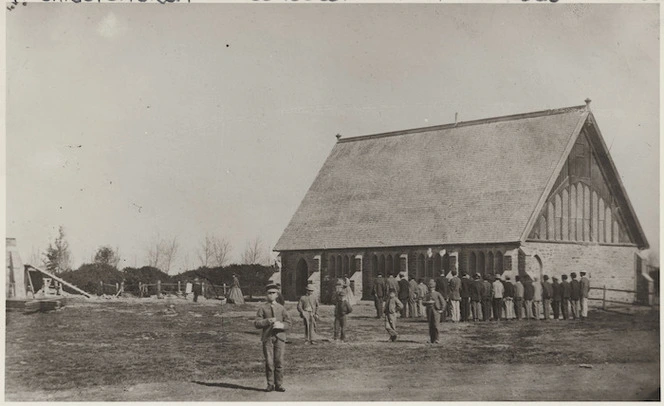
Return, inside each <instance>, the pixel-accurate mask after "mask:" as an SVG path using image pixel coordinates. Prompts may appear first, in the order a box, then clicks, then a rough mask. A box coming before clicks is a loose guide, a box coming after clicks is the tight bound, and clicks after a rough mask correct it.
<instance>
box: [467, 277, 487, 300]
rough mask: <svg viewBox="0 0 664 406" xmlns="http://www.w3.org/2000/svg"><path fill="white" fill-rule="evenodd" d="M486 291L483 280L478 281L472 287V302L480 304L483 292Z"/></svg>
mask: <svg viewBox="0 0 664 406" xmlns="http://www.w3.org/2000/svg"><path fill="white" fill-rule="evenodd" d="M483 291H484V284H483V283H482V281H481V280H479V279H478V280H476V281H474V282H473V285H472V286H471V287H470V300H472V301H473V302H479V301H480V300H482V292H483Z"/></svg>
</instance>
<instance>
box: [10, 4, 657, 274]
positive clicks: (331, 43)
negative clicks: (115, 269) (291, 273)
mask: <svg viewBox="0 0 664 406" xmlns="http://www.w3.org/2000/svg"><path fill="white" fill-rule="evenodd" d="M6 21H7V91H8V93H7V130H6V131H7V133H6V134H7V135H6V152H7V187H6V196H7V230H6V232H7V236H9V237H15V238H17V241H18V246H19V249H20V252H21V255H22V257H23V259H24V261H27V260H28V259H29V258H30V257H31V256H32V252H33V251H36V250H42V251H43V250H44V249H45V248H46V247H47V246H48V243H49V242H51V241H53V239H54V238H55V236H56V234H57V228H58V226H60V225H62V226H64V227H65V231H66V233H67V235H68V240H69V243H70V247H71V250H72V254H73V257H74V265H75V266H78V265H80V264H81V263H83V262H89V260H90V257H91V256H92V255H94V252H95V251H96V249H97V248H98V247H99V246H101V245H111V246H114V247H115V246H118V247H119V248H120V252H121V254H122V258H123V262H122V263H121V266H134V265H138V266H142V265H144V264H145V263H146V261H145V253H146V248H147V246H148V244H149V242H150V241H151V240H153V239H154V238H155V236H157V235H159V236H161V237H173V236H177V237H178V239H179V241H180V245H181V254H180V258H179V261H178V263H177V264H176V266H175V267H174V269H173V270H172V271H171V273H174V272H179V271H181V270H182V269H183V267H184V266H185V265H188V266H189V268H195V267H197V266H198V265H199V263H198V261H197V259H196V258H197V257H196V250H197V247H198V245H199V244H200V241H201V239H202V238H203V237H204V236H205V234H206V233H214V234H217V235H220V236H224V237H225V238H227V239H228V240H229V241H230V242H231V244H232V246H233V253H232V254H233V255H232V259H233V260H234V261H239V259H240V255H241V253H242V251H243V250H244V247H245V243H246V242H247V241H248V240H250V239H253V238H255V237H256V236H260V238H261V239H262V241H263V242H264V243H265V247H266V249H270V250H271V248H272V247H273V246H274V244H275V243H276V241H277V239H278V238H279V236H280V235H281V232H282V231H283V229H284V228H285V227H286V225H287V224H288V222H289V220H290V218H291V217H292V215H293V214H294V212H295V210H296V209H297V207H298V205H299V203H300V201H301V199H302V198H303V197H304V194H305V193H306V191H307V189H308V188H309V186H310V185H311V183H312V182H313V180H314V177H315V176H316V174H317V172H318V170H319V169H320V167H321V166H322V164H323V162H324V160H325V159H326V157H327V155H328V154H329V153H330V151H331V149H332V147H333V146H334V143H335V142H336V139H335V137H334V136H335V134H337V133H341V134H342V135H343V136H356V135H363V134H371V133H377V132H384V131H393V130H401V129H407V128H414V127H422V126H428V125H435V124H445V123H449V122H452V121H454V113H455V112H458V113H459V119H460V120H464V121H465V120H471V119H477V118H483V117H492V116H500V115H506V114H516V113H523V112H528V111H537V110H543V109H550V108H559V107H565V106H574V105H580V104H583V100H584V99H585V98H586V97H590V98H591V99H592V100H593V102H592V110H593V113H594V115H595V117H596V119H597V122H598V124H599V127H600V129H601V131H602V133H603V135H604V137H605V141H606V143H607V145H608V146H610V147H611V154H612V157H613V160H614V162H615V164H616V167H617V168H618V172H619V174H620V176H621V177H622V180H623V183H624V185H625V187H626V189H627V192H628V195H629V197H630V199H631V202H632V205H633V206H634V209H635V210H636V214H637V216H638V217H639V220H640V221H641V224H642V226H643V228H644V230H645V233H646V236H647V238H648V240H649V242H650V245H651V246H652V247H653V248H657V247H658V245H659V6H658V5H652V4H650V5H642V4H632V5H589V4H586V5H578V4H577V5H564V4H560V3H558V4H554V5H551V4H547V5H544V4H532V5H531V4H528V5H523V4H516V5H488V4H473V5H468V4H466V5H459V4H456V5H450V4H411V5H397V4H391V5H390V4H387V5H386V4H378V5H370V4H354V5H349V4H339V3H336V4H334V5H329V4H295V5H292V4H291V5H282V4H279V5H277V4H272V5H265V4H260V5H259V4H179V5H178V4H175V5H174V4H167V5H160V4H142V5H138V4H132V5H127V4H98V3H91V4H84V3H81V4H72V3H29V4H28V5H27V6H25V7H22V6H21V7H18V8H16V9H15V10H13V11H11V12H8V13H7V16H6ZM79 145H80V147H79ZM185 254H186V256H187V257H188V258H185Z"/></svg>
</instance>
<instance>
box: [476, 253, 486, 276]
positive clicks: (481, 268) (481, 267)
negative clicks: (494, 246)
mask: <svg viewBox="0 0 664 406" xmlns="http://www.w3.org/2000/svg"><path fill="white" fill-rule="evenodd" d="M477 269H478V272H479V273H480V275H482V276H486V262H485V260H484V253H483V252H480V253H479V255H478V256H477Z"/></svg>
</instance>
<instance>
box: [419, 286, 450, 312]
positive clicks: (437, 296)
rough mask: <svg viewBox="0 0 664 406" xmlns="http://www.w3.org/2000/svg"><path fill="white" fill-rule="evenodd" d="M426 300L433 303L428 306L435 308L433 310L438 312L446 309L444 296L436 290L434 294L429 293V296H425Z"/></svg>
mask: <svg viewBox="0 0 664 406" xmlns="http://www.w3.org/2000/svg"><path fill="white" fill-rule="evenodd" d="M424 300H425V301H427V302H429V301H433V303H432V304H427V306H433V309H434V310H435V311H437V312H439V311H441V310H443V309H444V308H445V299H444V298H443V295H442V294H441V293H440V292H436V291H435V290H434V291H433V292H427V294H426V295H424Z"/></svg>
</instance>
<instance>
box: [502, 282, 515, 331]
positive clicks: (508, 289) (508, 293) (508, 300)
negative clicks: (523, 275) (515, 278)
mask: <svg viewBox="0 0 664 406" xmlns="http://www.w3.org/2000/svg"><path fill="white" fill-rule="evenodd" d="M504 286H505V291H504V292H503V296H505V301H504V303H503V304H504V307H505V318H506V319H507V320H512V319H514V285H513V284H512V281H511V280H510V277H509V275H506V276H505V285H504Z"/></svg>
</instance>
